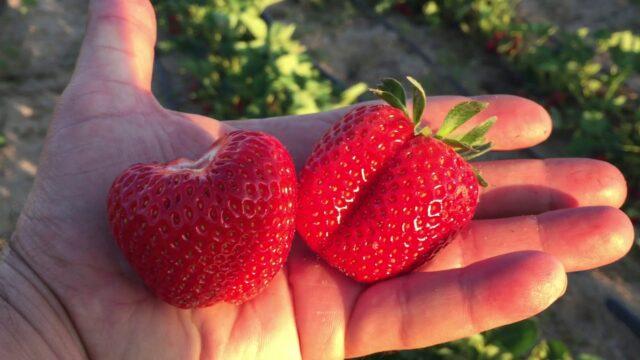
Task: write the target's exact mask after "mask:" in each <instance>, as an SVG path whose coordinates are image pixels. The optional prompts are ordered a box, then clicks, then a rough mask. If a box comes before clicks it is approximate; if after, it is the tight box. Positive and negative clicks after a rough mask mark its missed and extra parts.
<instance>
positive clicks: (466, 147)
mask: <svg viewBox="0 0 640 360" xmlns="http://www.w3.org/2000/svg"><path fill="white" fill-rule="evenodd" d="M442 142H444V143H445V144H447V145H449V146H451V147H453V148H454V149H455V150H458V149H462V150H466V151H470V152H478V150H477V149H476V148H474V147H473V146H471V144H468V143H465V142H463V141H461V140H456V139H451V138H444V139H442Z"/></svg>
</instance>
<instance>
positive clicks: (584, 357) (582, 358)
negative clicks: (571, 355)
mask: <svg viewBox="0 0 640 360" xmlns="http://www.w3.org/2000/svg"><path fill="white" fill-rule="evenodd" d="M577 359H578V360H602V358H601V357H600V356H597V355H592V354H579V355H578V357H577Z"/></svg>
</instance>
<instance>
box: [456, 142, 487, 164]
mask: <svg viewBox="0 0 640 360" xmlns="http://www.w3.org/2000/svg"><path fill="white" fill-rule="evenodd" d="M491 146H492V144H491V143H486V144H482V145H479V146H476V147H474V148H473V150H465V151H462V152H459V154H460V156H462V157H463V158H465V160H467V161H469V160H471V159H475V158H477V157H478V156H482V155H484V154H486V153H488V152H489V151H491Z"/></svg>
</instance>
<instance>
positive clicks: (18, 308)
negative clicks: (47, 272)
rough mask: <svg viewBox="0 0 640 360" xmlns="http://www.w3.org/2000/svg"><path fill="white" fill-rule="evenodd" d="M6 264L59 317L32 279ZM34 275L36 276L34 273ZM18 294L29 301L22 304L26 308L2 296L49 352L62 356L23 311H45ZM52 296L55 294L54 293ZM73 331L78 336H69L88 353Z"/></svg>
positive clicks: (7, 262) (78, 336) (26, 299)
mask: <svg viewBox="0 0 640 360" xmlns="http://www.w3.org/2000/svg"><path fill="white" fill-rule="evenodd" d="M4 264H5V265H7V266H8V267H9V268H11V269H12V270H13V273H14V274H16V276H19V277H21V278H22V279H23V280H24V281H25V282H24V283H25V284H28V285H29V286H31V287H32V288H33V290H35V292H37V293H38V294H39V295H41V296H40V297H41V299H44V300H45V302H46V303H47V304H48V305H49V309H50V310H52V313H53V314H54V315H56V317H58V314H57V312H56V311H55V309H54V307H52V306H51V304H50V302H49V300H48V299H47V297H46V296H43V294H42V293H41V292H40V290H39V289H37V286H35V285H34V284H33V283H32V281H31V280H30V279H29V278H28V277H27V276H26V275H25V274H23V273H22V272H21V271H20V270H18V268H17V267H16V266H15V265H13V264H12V263H11V262H10V261H6V262H4ZM25 266H26V267H27V268H29V265H26V264H25ZM34 275H36V274H35V273H34ZM36 276H37V275H36ZM40 281H42V280H41V279H40ZM42 284H43V285H44V282H42ZM45 286H46V285H45ZM0 289H2V287H0ZM14 289H16V290H17V288H14ZM3 293H6V290H5V291H1V292H0V294H3ZM18 294H19V295H20V297H21V298H22V299H23V300H24V301H27V302H25V303H22V304H23V305H24V306H22V307H21V306H13V305H11V301H10V299H9V297H5V296H2V299H3V300H4V301H5V302H6V303H7V304H8V305H9V307H10V308H12V309H13V310H14V312H15V313H16V314H17V315H19V316H20V318H22V319H23V320H24V321H25V322H26V323H27V325H28V326H29V327H30V328H31V329H32V330H33V331H34V332H35V333H36V334H38V335H39V337H40V339H41V340H42V341H43V342H44V343H45V344H46V346H47V347H48V348H49V350H50V351H51V352H52V353H54V354H56V355H57V356H60V355H61V354H58V353H57V351H56V347H55V346H53V343H52V342H51V339H49V337H48V336H45V334H44V333H43V330H42V329H41V328H40V327H38V326H36V324H35V323H34V322H33V321H32V319H31V317H29V316H27V314H26V313H25V312H24V309H23V308H26V309H29V310H33V309H35V310H37V311H38V312H39V313H42V310H43V309H41V308H40V307H38V306H30V305H35V304H32V303H31V302H30V301H28V298H27V297H26V295H24V294H22V293H21V292H19V291H18ZM52 294H53V292H52ZM54 297H55V295H54ZM60 305H62V304H60ZM65 311H66V310H65ZM58 320H61V319H60V318H58ZM61 322H62V324H63V328H64V327H65V326H64V325H65V321H62V320H61ZM73 330H74V332H75V335H76V336H74V334H71V333H69V334H68V335H70V336H71V338H75V339H76V340H79V342H80V345H81V346H82V349H81V350H82V352H84V353H86V348H85V347H84V344H83V343H82V340H81V338H80V335H79V334H78V332H77V330H76V329H75V328H73ZM56 343H58V342H56Z"/></svg>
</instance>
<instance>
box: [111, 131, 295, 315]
mask: <svg viewBox="0 0 640 360" xmlns="http://www.w3.org/2000/svg"><path fill="white" fill-rule="evenodd" d="M296 186H297V184H296V175H295V169H294V167H293V162H292V161H291V157H290V155H289V153H288V152H287V150H286V149H285V148H284V147H283V146H282V144H280V142H278V140H276V139H275V138H273V137H271V136H269V135H266V134H263V133H259V132H245V131H234V132H231V133H229V134H228V135H226V136H225V137H223V138H222V139H220V140H219V141H217V142H216V143H214V144H213V146H212V147H211V149H210V150H209V151H208V152H207V153H206V154H204V156H202V157H201V158H200V159H198V160H197V161H190V160H187V159H178V160H174V161H171V162H169V163H152V164H136V165H133V166H132V167H130V168H129V169H127V170H126V171H124V173H122V174H121V175H120V176H119V177H118V178H117V179H116V180H115V182H114V183H113V185H112V187H111V190H110V192H109V204H108V205H109V209H108V210H109V223H110V225H111V229H112V232H113V234H114V236H115V239H116V241H117V243H118V246H119V247H120V249H121V250H122V251H123V252H124V255H125V257H126V258H127V259H128V261H129V262H130V263H131V265H132V266H133V268H134V269H135V270H136V271H137V273H138V274H139V275H140V277H141V278H142V280H143V281H144V283H145V284H146V285H147V287H148V288H149V289H151V291H153V292H154V293H155V294H156V295H157V296H158V297H160V298H161V299H163V300H165V301H166V302H168V303H170V304H172V305H175V306H178V307H181V308H193V307H202V306H208V305H210V304H212V303H214V302H217V301H227V302H231V303H241V302H244V301H246V300H248V299H250V298H251V297H253V296H255V295H256V294H258V293H259V292H260V291H261V290H262V289H264V288H265V287H266V286H267V284H268V283H269V281H270V280H271V279H272V278H273V277H274V275H275V274H276V273H277V272H278V270H280V269H281V268H282V266H283V264H284V262H285V260H286V258H287V255H288V253H289V248H290V245H291V240H292V237H293V232H294V229H295V227H294V219H295V209H296V200H297V198H296V197H297V194H296Z"/></svg>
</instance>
